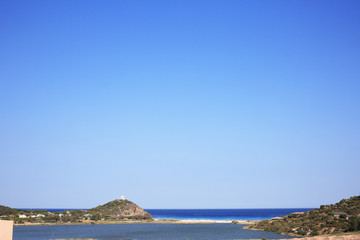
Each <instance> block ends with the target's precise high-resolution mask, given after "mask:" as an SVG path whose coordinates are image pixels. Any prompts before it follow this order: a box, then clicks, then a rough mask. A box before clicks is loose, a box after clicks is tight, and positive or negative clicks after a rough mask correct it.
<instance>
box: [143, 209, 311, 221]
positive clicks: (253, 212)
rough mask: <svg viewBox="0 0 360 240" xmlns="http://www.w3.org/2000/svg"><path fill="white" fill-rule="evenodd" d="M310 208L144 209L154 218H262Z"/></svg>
mask: <svg viewBox="0 0 360 240" xmlns="http://www.w3.org/2000/svg"><path fill="white" fill-rule="evenodd" d="M311 209H312V208H265V209H145V211H147V212H149V213H151V215H152V216H153V217H154V218H159V219H164V218H168V219H182V220H183V219H189V220H203V219H210V220H264V219H269V218H273V217H281V216H285V215H288V214H291V213H294V212H305V211H309V210H311Z"/></svg>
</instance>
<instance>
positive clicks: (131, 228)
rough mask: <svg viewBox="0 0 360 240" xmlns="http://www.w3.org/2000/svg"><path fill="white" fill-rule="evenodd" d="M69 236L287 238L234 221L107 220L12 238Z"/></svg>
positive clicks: (32, 229) (30, 230)
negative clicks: (245, 226)
mask: <svg viewBox="0 0 360 240" xmlns="http://www.w3.org/2000/svg"><path fill="white" fill-rule="evenodd" d="M60 238H62V239H69V238H94V239H134V240H135V239H136V240H186V239H191V240H235V239H261V238H267V239H283V238H291V237H289V236H285V235H280V234H276V233H271V232H264V231H252V230H246V229H242V226H241V225H235V224H220V223H217V224H107V225H68V226H61V225H57V226H16V227H14V240H49V239H60Z"/></svg>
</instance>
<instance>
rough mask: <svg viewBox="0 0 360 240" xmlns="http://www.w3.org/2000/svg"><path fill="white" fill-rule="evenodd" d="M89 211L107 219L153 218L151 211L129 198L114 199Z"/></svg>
mask: <svg viewBox="0 0 360 240" xmlns="http://www.w3.org/2000/svg"><path fill="white" fill-rule="evenodd" d="M87 212H88V213H90V214H93V215H94V216H96V215H97V216H99V217H100V218H105V219H125V218H126V219H136V220H138V219H152V216H151V214H150V213H148V212H145V211H144V210H143V209H142V208H140V207H139V206H138V205H136V204H135V203H133V202H131V201H129V200H114V201H111V202H108V203H106V204H104V205H100V206H98V207H95V208H92V209H89V210H87Z"/></svg>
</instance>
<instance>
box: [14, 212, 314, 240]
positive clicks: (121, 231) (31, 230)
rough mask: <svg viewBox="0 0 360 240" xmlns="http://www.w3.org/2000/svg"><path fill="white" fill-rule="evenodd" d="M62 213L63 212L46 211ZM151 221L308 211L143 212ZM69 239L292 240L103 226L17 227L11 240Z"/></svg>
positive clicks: (224, 228) (209, 227)
mask: <svg viewBox="0 0 360 240" xmlns="http://www.w3.org/2000/svg"><path fill="white" fill-rule="evenodd" d="M47 210H48V211H53V212H55V211H63V210H65V209H47ZM145 210H146V211H148V212H150V213H151V214H152V215H153V217H154V218H160V219H164V218H171V219H194V220H200V219H211V220H262V219H269V218H273V217H280V216H284V215H288V214H290V213H293V212H303V211H308V210H310V209H304V208H291V209H290V208H286V209H145ZM70 238H93V239H112V240H114V239H134V240H135V239H136V240H186V239H191V240H234V239H261V238H267V239H284V238H291V237H289V236H284V235H280V234H276V233H271V232H264V231H253V230H246V229H242V225H234V224H224V223H216V224H150V223H148V224H106V225H54V226H16V227H14V240H49V239H70Z"/></svg>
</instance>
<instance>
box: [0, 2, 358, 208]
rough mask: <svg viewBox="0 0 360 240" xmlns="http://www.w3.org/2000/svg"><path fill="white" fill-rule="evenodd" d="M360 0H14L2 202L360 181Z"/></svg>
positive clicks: (277, 191) (2, 67) (315, 193)
mask: <svg viewBox="0 0 360 240" xmlns="http://www.w3.org/2000/svg"><path fill="white" fill-rule="evenodd" d="M359 12H360V2H359V1H357V0H355V1H351V0H347V1H342V0H341V1H340V0H339V1H330V0H326V1H313V0H311V1H310V0H305V1H302V0H301V1H288V0H284V1H278V0H274V1H267V0H264V1H253V0H251V1H250V0H249V1H241V0H239V1H238V0H236V1H227V0H225V1H222V0H219V1H193V0H191V1H190V0H189V1H186V0H178V1H175V0H170V1H165V0H164V1H145V0H144V1H136V0H131V1H130V0H123V1H120V0H119V1H118V0H116V1H115V0H114V1H100V0H98V1H95V0H92V1H89V0H83V1H81V0H75V1H73V0H71V1H70V0H67V1H66V0H53V1H36V0H33V1H28V0H24V1H17V0H9V1H1V2H0V36H1V37H0V91H1V92H0V132H1V134H0V161H1V168H0V169H1V181H0V189H1V197H0V200H1V202H0V204H1V205H8V206H11V207H27V208H43V207H44V208H47V207H64V208H88V207H93V206H97V205H99V204H103V203H105V202H107V201H110V200H113V199H115V198H119V197H120V195H125V197H126V198H128V199H130V200H132V201H134V202H136V203H138V204H139V205H140V206H142V207H144V208H262V207H269V208H276V207H318V206H319V205H320V204H326V203H335V202H337V201H339V200H340V199H342V198H347V197H350V196H353V195H359V194H360V188H359V182H360V174H359V170H360V125H359V123H360V14H359Z"/></svg>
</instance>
